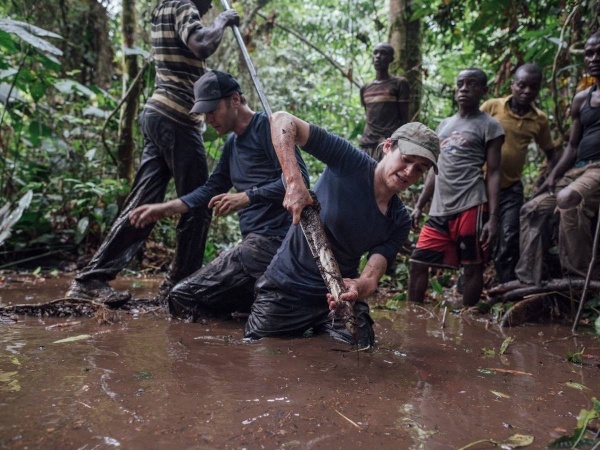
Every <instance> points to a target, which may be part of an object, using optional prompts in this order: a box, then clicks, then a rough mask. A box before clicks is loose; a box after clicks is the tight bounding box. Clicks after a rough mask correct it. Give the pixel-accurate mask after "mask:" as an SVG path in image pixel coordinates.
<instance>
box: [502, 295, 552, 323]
mask: <svg viewBox="0 0 600 450" xmlns="http://www.w3.org/2000/svg"><path fill="white" fill-rule="evenodd" d="M549 301H550V300H549V299H548V297H547V296H546V295H544V294H541V295H535V296H533V297H529V298H526V299H524V300H523V301H520V302H518V303H515V304H514V305H513V306H511V307H510V308H509V309H508V310H507V311H506V312H505V313H504V314H503V315H502V317H501V318H500V320H499V321H498V323H499V325H500V326H502V327H515V326H518V325H522V324H524V323H525V322H536V321H537V319H539V318H540V316H542V314H543V313H544V312H545V311H546V309H547V303H548V302H549Z"/></svg>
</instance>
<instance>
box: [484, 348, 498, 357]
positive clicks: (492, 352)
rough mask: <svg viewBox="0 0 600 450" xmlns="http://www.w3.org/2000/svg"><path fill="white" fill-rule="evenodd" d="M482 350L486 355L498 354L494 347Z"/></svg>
mask: <svg viewBox="0 0 600 450" xmlns="http://www.w3.org/2000/svg"><path fill="white" fill-rule="evenodd" d="M481 352H482V353H483V354H484V355H485V356H496V350H494V349H493V348H485V347H484V348H482V349H481Z"/></svg>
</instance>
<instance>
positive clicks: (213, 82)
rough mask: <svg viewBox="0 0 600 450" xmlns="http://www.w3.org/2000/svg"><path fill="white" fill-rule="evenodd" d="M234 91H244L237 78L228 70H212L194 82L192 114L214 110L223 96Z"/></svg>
mask: <svg viewBox="0 0 600 450" xmlns="http://www.w3.org/2000/svg"><path fill="white" fill-rule="evenodd" d="M234 92H239V93H240V94H241V93H242V89H241V88H240V85H239V84H238V82H237V80H236V79H235V78H233V77H232V76H231V75H229V74H228V73H226V72H221V71H219V70H211V71H210V72H206V73H205V74H204V75H202V76H201V77H200V78H198V80H197V81H196V82H195V83H194V106H193V107H192V109H191V111H190V114H200V113H207V112H211V111H214V110H215V109H217V107H218V106H219V101H220V100H221V99H222V98H225V97H229V96H230V95H232V94H233V93H234Z"/></svg>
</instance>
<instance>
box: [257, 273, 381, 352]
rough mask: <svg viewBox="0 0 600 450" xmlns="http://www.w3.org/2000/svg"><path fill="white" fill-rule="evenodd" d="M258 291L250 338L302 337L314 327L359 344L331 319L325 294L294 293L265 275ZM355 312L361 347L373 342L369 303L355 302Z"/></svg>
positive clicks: (340, 323) (339, 322) (341, 324)
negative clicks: (315, 295)
mask: <svg viewBox="0 0 600 450" xmlns="http://www.w3.org/2000/svg"><path fill="white" fill-rule="evenodd" d="M255 294H256V295H255V300H254V304H253V305H252V312H251V314H250V317H249V318H248V322H246V330H245V337H246V338H247V339H260V338H264V337H271V336H302V335H303V334H304V333H305V332H306V331H308V330H310V329H312V331H313V332H314V333H315V334H317V333H323V332H325V333H327V334H329V335H330V336H331V337H333V338H334V339H337V340H339V341H342V342H346V343H348V344H356V342H355V338H354V336H353V335H352V334H351V333H350V332H349V331H348V330H347V329H346V327H345V326H344V324H343V323H342V322H341V321H340V320H335V321H333V322H332V320H331V319H330V318H329V308H328V306H327V300H326V299H325V295H323V296H319V297H309V296H306V295H301V294H300V295H292V294H289V293H286V292H283V291H281V290H280V289H278V287H277V286H275V285H274V284H273V283H272V282H271V280H269V279H268V278H267V277H265V276H262V277H261V278H259V280H258V281H257V282H256V287H255ZM354 315H355V316H356V320H357V323H358V327H357V328H358V332H357V339H358V344H359V345H360V346H361V347H367V346H372V345H374V344H375V334H374V332H373V319H371V316H370V315H369V305H368V304H367V302H365V301H362V300H358V301H356V302H355V303H354Z"/></svg>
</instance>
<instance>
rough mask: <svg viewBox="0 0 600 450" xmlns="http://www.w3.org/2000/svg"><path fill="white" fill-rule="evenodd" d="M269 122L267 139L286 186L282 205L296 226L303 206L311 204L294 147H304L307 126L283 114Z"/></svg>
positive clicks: (307, 132) (275, 115)
mask: <svg viewBox="0 0 600 450" xmlns="http://www.w3.org/2000/svg"><path fill="white" fill-rule="evenodd" d="M270 121H271V140H272V141H273V147H274V148H275V153H276V154H277V158H278V159H279V164H280V165H281V170H282V171H283V177H284V179H285V184H286V186H287V187H286V193H285V198H284V200H283V206H284V208H285V209H287V210H288V211H289V212H290V213H292V222H293V223H294V224H295V225H297V224H298V223H300V214H301V213H302V210H303V209H304V207H305V206H306V205H311V204H312V203H313V200H312V198H311V196H310V193H309V192H308V189H307V188H306V184H305V182H304V177H303V176H302V171H301V170H300V166H299V164H298V160H297V159H296V145H300V146H302V145H304V144H306V142H307V141H308V137H309V134H310V126H309V124H308V123H307V122H305V121H304V120H302V119H299V118H298V117H296V116H293V115H292V114H289V113H286V112H283V111H279V112H276V113H275V114H273V115H272V116H271V118H270Z"/></svg>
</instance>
